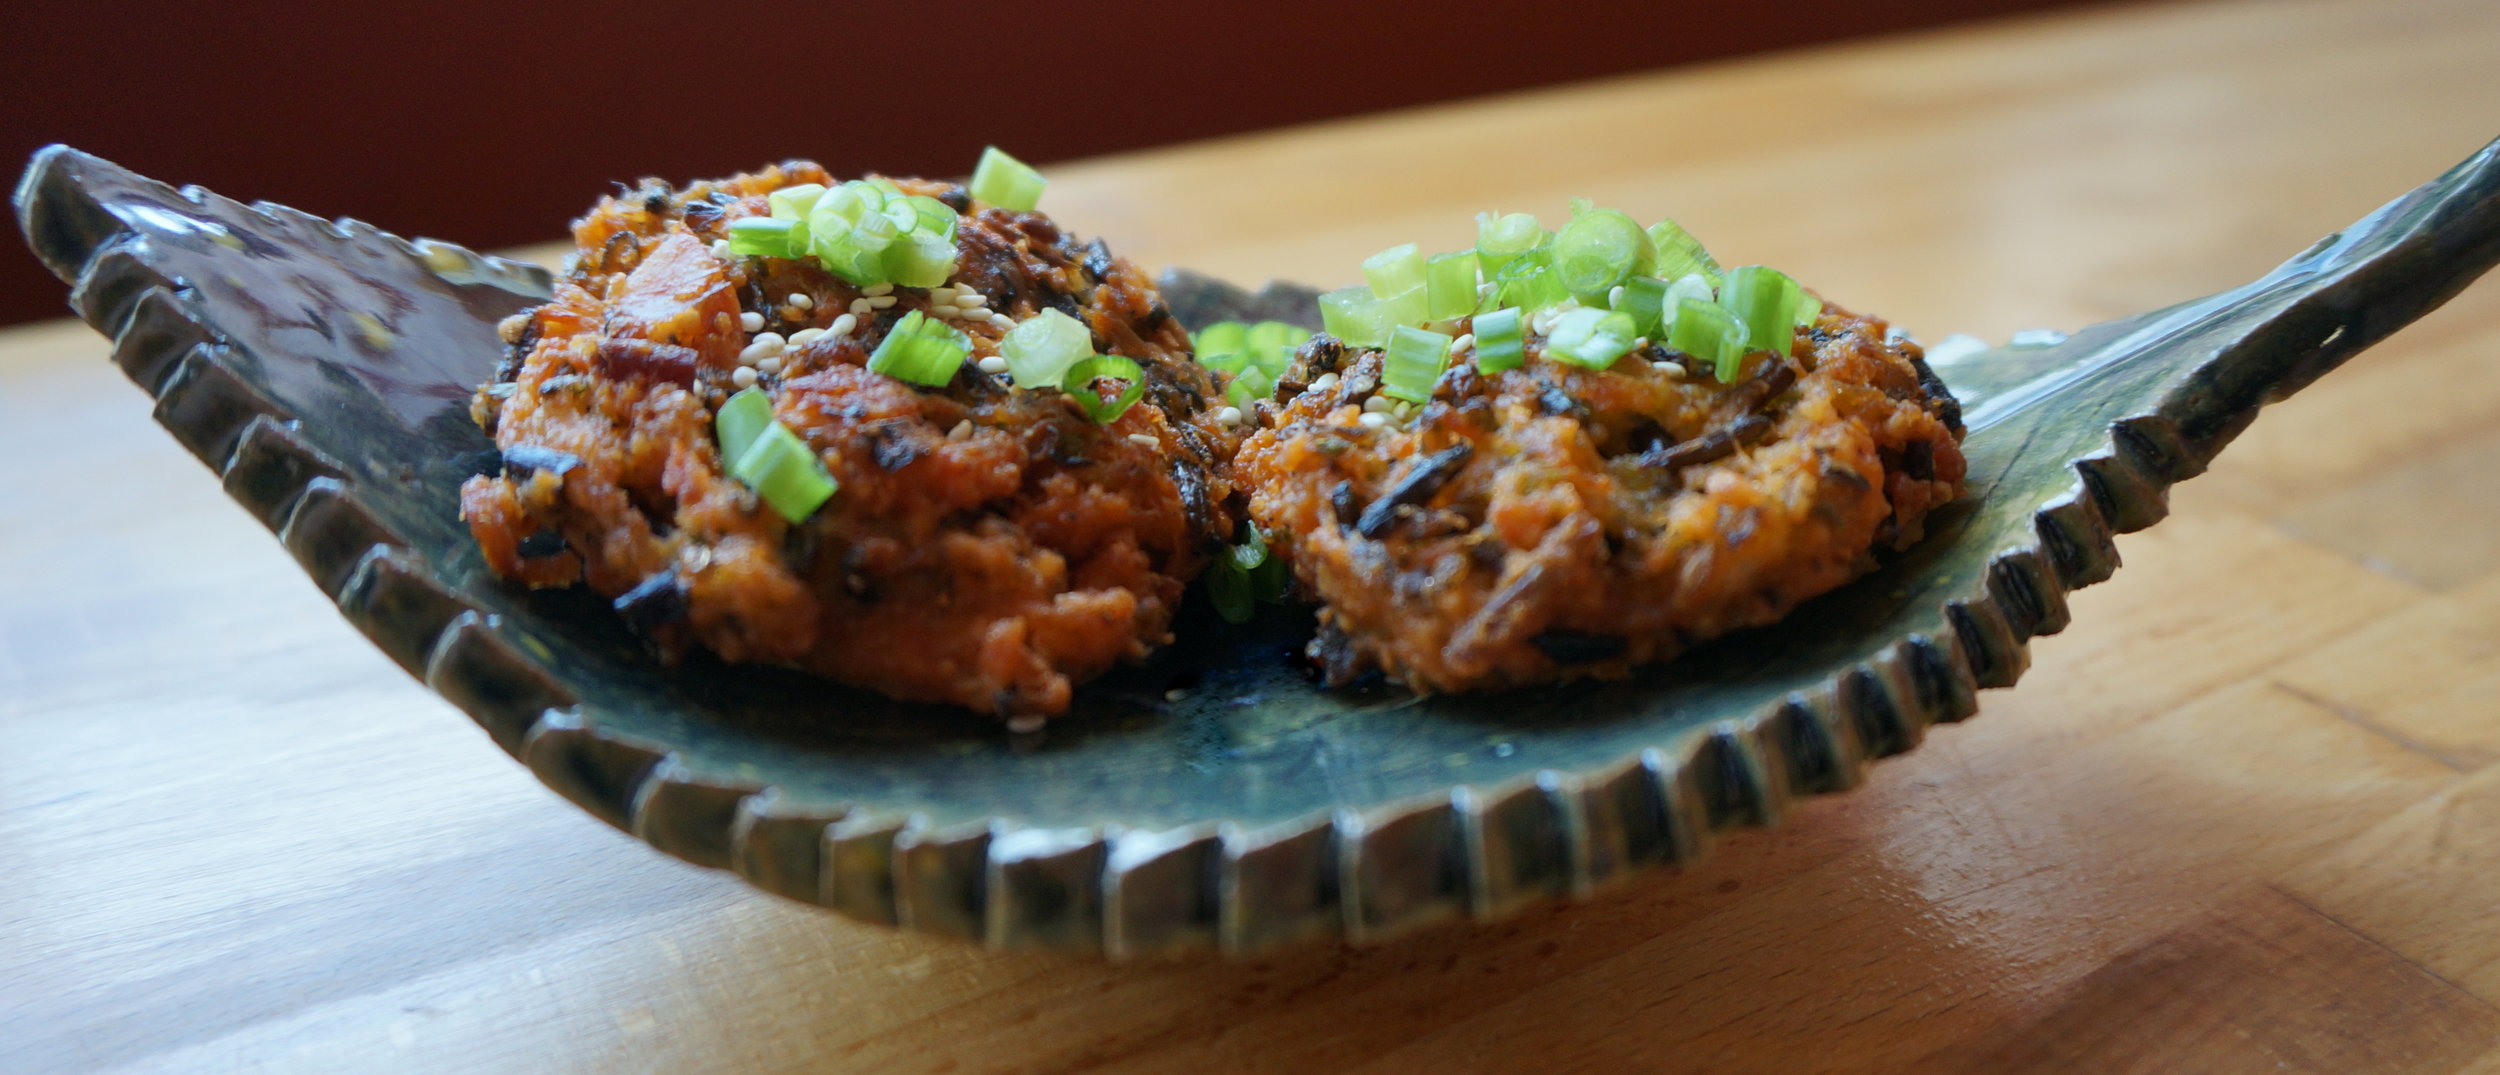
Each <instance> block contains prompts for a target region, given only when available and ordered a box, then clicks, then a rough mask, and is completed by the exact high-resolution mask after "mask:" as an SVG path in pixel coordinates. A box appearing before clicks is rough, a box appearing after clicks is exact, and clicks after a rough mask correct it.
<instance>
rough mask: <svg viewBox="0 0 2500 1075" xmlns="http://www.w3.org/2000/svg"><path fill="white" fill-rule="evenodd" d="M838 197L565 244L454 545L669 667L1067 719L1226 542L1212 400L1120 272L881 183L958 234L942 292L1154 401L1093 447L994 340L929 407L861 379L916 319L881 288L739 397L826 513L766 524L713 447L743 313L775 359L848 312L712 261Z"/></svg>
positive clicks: (680, 218)
mask: <svg viewBox="0 0 2500 1075" xmlns="http://www.w3.org/2000/svg"><path fill="white" fill-rule="evenodd" d="M832 182H833V180H832V179H831V178H829V177H828V176H827V175H826V174H825V172H824V170H823V169H821V168H819V167H817V166H815V165H813V164H806V163H800V162H792V163H789V164H785V165H782V166H780V167H776V168H770V169H766V170H764V171H762V172H759V173H756V174H752V175H742V176H737V177H735V178H731V179H727V180H723V181H720V182H710V183H697V184H694V185H692V186H689V187H686V188H684V189H672V188H670V187H669V186H668V185H667V184H664V183H661V182H659V181H657V180H646V181H644V183H643V185H642V186H641V187H640V188H637V189H634V190H630V191H626V192H622V193H620V194H619V195H617V196H614V197H610V198H607V199H603V200H602V201H601V202H600V203H599V204H598V206H597V207H596V208H595V209H594V210H593V211H592V212H591V213H590V215H589V216H587V217H585V218H584V219H582V220H581V221H579V222H577V223H576V224H575V225H574V238H575V241H576V243H577V244H578V247H579V249H578V252H577V253H576V255H575V257H574V258H573V260H572V261H571V263H570V264H569V265H568V266H567V269H566V271H565V272H564V273H563V274H562V277H561V279H560V280H559V282H558V284H557V287H556V294H555V297H554V299H553V301H550V302H548V303H547V304H546V305H544V306H540V307H538V308H536V309H535V310H532V311H529V312H528V313H526V314H525V315H524V316H523V317H522V318H519V319H516V320H514V321H512V322H509V323H507V326H506V338H507V340H508V341H509V342H510V343H511V345H512V349H511V352H510V354H509V356H508V357H507V360H506V362H505V363H504V364H503V367H502V368H501V369H500V370H499V371H498V373H497V376H496V379H495V382H494V383H492V384H489V385H487V386H486V387H485V388H483V389H481V391H480V393H479V395H478V398H477V405H476V407H475V409H474V410H475V414H476V416H477V418H478V420H479V421H480V423H481V424H482V425H484V426H485V427H486V428H487V429H488V431H490V432H491V433H492V434H493V435H494V438H495V442H496V444H497V445H498V446H499V447H500V448H502V449H503V453H504V467H503V473H502V474H501V475H500V476H489V477H479V478H475V479H472V480H471V481H470V482H469V483H468V484H467V485H466V486H465V487H464V488H463V489H462V491H461V515H462V518H464V519H465V520H467V522H468V524H469V526H470V528H471V530H472V531H473V532H474V533H475V534H476V536H477V540H478V544H479V546H480V547H481V548H482V549H483V550H484V552H485V556H486V561H487V563H488V564H489V565H490V566H491V567H492V568H493V569H494V570H495V571H496V573H498V574H500V575H502V576H504V577H506V578H509V579H514V580H518V581H520V582H523V583H526V584H529V585H532V586H566V585H572V584H575V583H582V584H586V585H588V586H589V587H590V588H591V589H593V590H595V591H597V592H598V593H600V594H602V595H604V596H607V597H610V598H613V599H615V603H616V605H617V608H618V610H619V612H620V613H622V614H623V616H624V617H625V619H626V621H627V622H628V623H629V624H630V625H632V626H633V627H634V628H635V629H636V630H637V631H638V632H640V633H641V634H642V635H643V636H644V637H645V638H647V639H648V640H650V641H651V642H652V643H653V644H654V646H655V647H656V648H657V649H659V650H660V652H661V653H662V654H663V655H664V656H666V657H668V658H670V659H672V660H673V659H675V658H676V657H678V656H680V655H682V654H683V653H684V652H685V650H686V649H687V648H688V647H689V646H697V645H699V646H702V647H705V648H708V649H710V650H711V651H713V652H714V653H717V654H718V655H720V656H721V657H722V658H724V659H726V660H729V661H733V662H740V661H745V662H765V663H771V664H779V665H787V666H792V667H796V668H801V669H805V670H808V671H812V672H816V673H821V674H823V675H827V676H831V677H833V678H836V679H840V680H843V681H846V682H850V683H855V684H860V685H863V686H867V687H872V688H875V689H877V690H879V691H883V692H885V693H887V694H889V695H892V696H894V697H897V698H903V699H908V700H915V701H931V702H946V703H953V704H956V705H962V706H968V707H971V708H974V709H979V710H985V711H990V712H993V713H996V714H999V715H1001V716H1005V717H1024V718H1028V719H1029V718H1031V717H1035V716H1042V715H1048V714H1055V713H1059V712H1061V711H1063V710H1065V709H1066V708H1067V705H1068V698H1069V692H1070V689H1071V687H1072V685H1073V684H1075V683H1077V682H1080V681H1082V680H1084V679H1086V678H1088V677H1091V676H1093V675H1096V674H1098V673H1100V672H1102V671H1104V670H1105V669H1108V668H1110V667H1111V666H1113V665H1114V664H1116V663H1118V662H1121V661H1124V660H1134V659H1137V658H1141V657H1143V656H1144V655H1145V654H1146V653H1147V652H1148V651H1149V650H1150V649H1151V648H1153V647H1154V646H1157V645H1160V644H1163V643H1165V642H1168V641H1169V640H1170V632H1169V625H1170V623H1171V619H1172V614H1173V610H1174V608H1175V607H1176V606H1177V605H1178V604H1179V603H1180V599H1181V594H1182V590H1183V588H1184V586H1185V585H1186V583H1187V581H1188V579H1189V578H1190V577H1191V576H1192V575H1193V574H1194V573H1195V572H1196V571H1197V570H1198V569H1199V567H1200V566H1201V564H1202V562H1203V558H1204V556H1205V555H1206V553H1207V552H1208V551H1209V550H1210V549H1211V548H1214V547H1217V546H1220V544H1221V542H1222V541H1223V540H1225V538H1226V537H1228V536H1229V535H1230V534H1231V532H1232V530H1233V527H1234V520H1233V518H1232V517H1231V514H1230V512H1229V511H1228V509H1227V507H1226V504H1227V502H1228V500H1230V499H1231V497H1230V488H1229V486H1227V485H1226V483H1225V479H1224V477H1223V476H1222V475H1221V474H1220V473H1219V472H1218V470H1217V466H1218V464H1219V462H1220V461H1221V460H1222V459H1224V458H1226V457H1228V456H1229V455H1230V452H1231V449H1232V448H1233V446H1234V444H1235V443H1236V442H1237V441H1238V435H1236V434H1232V433H1229V432H1228V431H1226V430H1225V429H1224V428H1223V427H1222V426H1219V425H1218V424H1216V423H1215V422H1214V421H1213V420H1212V418H1211V417H1209V416H1208V415H1207V414H1206V413H1205V406H1204V402H1203V401H1204V400H1205V398H1206V397H1207V396H1208V395H1209V394H1210V393H1211V392H1212V390H1213V387H1214V386H1213V385H1212V383H1211V382H1210V380H1209V375H1208V373H1207V372H1206V370H1204V369H1203V368H1201V367H1199V366H1198V365H1197V364H1195V363H1194V362H1192V361H1190V360H1189V357H1188V349H1189V339H1188V335H1187V334H1186V333H1185V332H1184V331H1183V330H1182V328H1181V326H1180V325H1179V324H1178V323H1177V322H1176V321H1174V320H1173V318H1172V317H1171V314H1170V311H1169V310H1168V309H1166V308H1165V306H1164V305H1163V302H1162V300H1161V298H1160V297H1159V296H1158V295H1157V294H1156V292H1155V289H1154V287H1153V285H1152V284H1151V283H1150V282H1149V281H1148V280H1147V279H1146V277H1145V276H1144V275H1143V274H1142V273H1141V272H1139V271H1138V270H1137V269H1136V268H1135V267H1134V266H1132V265H1130V264H1129V263H1128V262H1126V261H1124V260H1121V259H1119V258H1115V257H1113V256H1111V254H1110V253H1109V252H1108V251H1107V250H1105V249H1104V248H1103V246H1102V244H1101V243H1100V242H1094V243H1081V242H1079V241H1078V240H1077V239H1076V237H1074V236H1071V235H1068V234H1066V233H1063V232H1062V231H1060V230H1059V229H1058V228H1057V227H1056V226H1055V225H1054V224H1053V223H1052V222H1051V221H1050V219H1049V218H1047V217H1045V216H1042V215H1040V214H1038V213H1030V212H1022V213H1020V212H1010V211H1007V210H1003V209H997V208H989V207H982V206H979V205H977V204H973V203H971V202H970V201H969V199H968V198H967V196H966V195H965V193H964V191H963V190H962V188H960V187H957V186H954V185H951V184H944V183H935V182H926V181H916V180H898V181H897V183H898V185H899V186H900V187H901V188H902V189H903V190H904V191H905V192H907V193H913V194H926V195H929V196H932V197H936V198H938V199H940V200H942V201H946V202H948V203H949V204H950V205H953V206H955V207H957V208H958V209H970V210H973V211H970V212H966V213H965V215H964V218H963V220H962V222H961V224H960V226H959V228H958V231H957V244H958V250H959V261H958V270H957V272H956V274H955V276H954V278H953V279H952V280H951V281H950V285H962V286H966V287H970V288H972V289H975V290H977V291H978V292H980V293H981V294H983V295H986V296H988V300H989V301H988V305H989V308H990V309H992V310H995V311H999V312H1001V313H1004V314H1006V315H1007V316H1008V317H1010V318H1012V319H1015V320H1022V319H1024V318H1027V317H1030V316H1033V315H1034V314H1036V313H1037V312H1039V311H1041V310H1043V309H1046V308H1051V309H1057V310H1060V311H1061V312H1063V313H1066V314H1069V315H1071V316H1073V317H1076V318H1078V319H1079V320H1080V321H1082V322H1084V323H1085V324H1087V325H1088V326H1089V327H1090V328H1091V329H1092V330H1093V336H1094V345H1095V348H1096V349H1097V350H1098V351H1101V352H1103V353H1105V354H1116V355H1122V356H1126V357H1128V358H1130V359H1133V360H1135V361H1136V362H1137V363H1138V364H1139V366H1140V367H1142V368H1143V369H1144V371H1145V376H1146V380H1147V385H1146V393H1145V398H1144V402H1143V403H1142V404H1140V405H1139V406H1135V407H1132V408H1130V409H1129V410H1128V412H1127V413H1126V414H1125V415H1123V416H1121V417H1120V418H1119V419H1118V420H1117V421H1115V422H1113V423H1111V424H1110V425H1108V426H1102V425H1096V424H1095V423H1094V422H1093V421H1091V420H1090V419H1089V418H1088V417H1087V416H1086V415H1085V413H1084V412H1083V411H1081V410H1080V409H1079V408H1078V407H1077V405H1076V403H1075V402H1074V401H1073V400H1072V399H1071V398H1070V397H1069V396H1067V395H1065V394H1063V393H1060V392H1057V391H1047V390H1045V391H1025V390H1021V389H1017V388H1014V387H1012V386H1011V384H1010V383H1009V381H1008V379H1007V378H1006V376H1005V375H1003V374H988V373H983V372H981V371H980V369H979V368H978V364H977V360H978V359H980V358H981V357H984V356H988V355H993V354H996V353H997V343H998V340H999V339H1000V337H1001V336H1002V335H1003V334H1004V331H1005V330H1004V329H1003V328H1002V327H1000V326H998V325H996V324H995V323H993V322H991V321H989V320H987V319H980V320H969V319H968V320H959V321H954V322H952V323H954V324H956V325H957V326H958V327H960V328H962V329H964V330H965V331H966V332H967V333H968V334H969V335H970V337H971V339H972V355H971V357H970V358H968V359H967V360H966V362H965V364H964V366H963V368H962V369H961V370H960V371H959V372H958V373H957V375H956V377H955V379H954V381H953V382H952V383H951V384H949V385H947V386H945V387H943V388H935V389H929V388H919V387H915V386H913V385H911V384H908V383H905V382H902V381H898V380H895V379H893V378H891V377H887V376H885V375H882V374H876V373H871V372H869V371H868V370H867V369H866V367H865V364H866V361H867V357H868V354H869V352H870V351H871V350H873V349H874V348H875V346H876V344H877V343H878V342H879V341H880V340H881V339H883V338H884V336H885V334H886V333H887V331H888V330H890V329H891V328H892V327H893V325H894V323H895V322H896V321H898V320H900V319H901V318H902V316H903V315H904V314H906V313H908V312H910V311H912V310H915V309H924V310H925V309H926V308H927V307H928V306H929V304H930V297H929V292H927V291H925V290H921V289H915V288H896V289H894V290H893V293H892V297H893V299H894V301H893V302H892V303H891V304H890V305H886V306H884V307H883V308H879V309H872V310H867V311H865V316H856V317H855V320H856V321H857V322H858V324H857V327H855V328H854V329H852V330H851V331H849V332H848V333H846V334H842V335H833V334H826V335H824V336H821V337H819V338H815V339H813V340H811V341H809V342H808V343H806V344H805V345H804V346H794V347H791V348H789V349H788V351H787V352H786V354H785V355H783V356H782V357H783V359H784V364H783V365H782V367H781V368H780V369H779V371H778V372H777V373H764V374H762V375H761V376H760V377H759V378H758V387H760V388H762V389H764V390H765V391H767V392H769V393H770V394H771V396H772V399H773V411H774V414H775V416H776V417H777V418H778V419H779V421H780V422H781V423H782V424H783V425H786V426H788V427H789V428H790V429H791V431H792V432H794V433H796V434H798V436H799V437H800V438H801V439H802V440H804V441H805V442H806V443H807V444H808V446H809V447H811V448H813V449H815V450H816V452H817V454H818V455H819V456H820V457H821V458H822V459H823V461H824V463H825V466H826V468H827V470H828V471H830V472H831V474H832V476H833V477H834V478H835V479H836V480H837V481H839V482H840V484H841V487H840V490H839V491H838V492H837V493H835V495H834V496H833V498H832V499H831V500H830V501H828V502H826V504H825V506H824V507H823V508H822V509H821V510H819V511H818V512H817V513H816V514H815V515H814V516H812V517H811V518H809V519H808V520H807V521H806V522H805V523H802V524H798V525H792V524H790V523H788V522H786V521H784V520H783V519H782V517H781V516H780V515H778V514H777V513H775V512H774V511H773V510H772V509H771V508H770V507H768V506H766V505H763V504H762V503H760V502H759V501H758V500H757V498H756V497H755V495H754V494H753V493H752V492H751V491H750V490H749V489H748V488H747V487H746V486H744V485H743V484H741V483H739V482H737V481H735V480H733V479H731V478H729V477H728V476H727V475H726V474H724V473H723V465H724V464H723V460H722V459H721V458H720V452H719V448H718V445H717V443H716V441H715V439H714V437H713V425H712V423H713V418H712V415H713V411H714V410H715V409H717V408H718V407H719V406H720V404H721V402H722V401H723V400H724V399H726V398H727V397H728V394H729V393H730V392H731V391H734V390H735V387H734V386H735V385H736V384H737V382H736V381H733V379H732V378H733V375H734V374H736V373H737V371H738V369H739V367H740V358H739V356H740V353H741V351H742V350H744V349H745V348H746V347H747V346H748V344H749V341H750V338H751V334H750V333H748V332H747V331H745V330H744V328H742V326H741V323H740V320H741V314H745V313H753V314H758V315H760V316H761V317H762V320H763V321H764V328H763V329H762V331H768V332H776V333H780V334H782V335H784V336H788V335H790V334H793V333H796V332H799V331H801V330H803V329H809V328H816V329H825V328H828V327H832V326H835V325H836V324H837V319H838V318H840V317H841V316H842V315H844V314H846V313H849V312H851V311H852V309H853V306H854V303H855V302H856V301H857V300H860V299H861V298H863V295H862V292H861V290H860V289H857V288H854V287H852V286H851V285H849V284H847V283H845V282H843V281H842V280H840V279H838V278H836V277H834V276H832V275H831V274H829V273H827V272H825V271H823V270H822V269H820V268H819V267H818V266H817V265H816V264H815V263H814V262H812V261H803V260H787V259H781V258H749V257H740V256H731V255H729V254H728V253H726V251H725V250H724V249H722V248H719V247H716V246H715V245H714V243H713V240H716V239H721V238H723V237H725V236H726V235H727V229H728V226H729V223H730V222H731V221H733V220H737V219H740V218H744V217H750V216H763V215H767V212H768V210H767V206H766V204H765V197H764V196H765V194H766V193H768V192H770V191H773V190H776V189H779V188H781V187H783V186H787V185H793V184H800V183H825V184H830V183H832ZM794 297H797V300H796V301H794Z"/></svg>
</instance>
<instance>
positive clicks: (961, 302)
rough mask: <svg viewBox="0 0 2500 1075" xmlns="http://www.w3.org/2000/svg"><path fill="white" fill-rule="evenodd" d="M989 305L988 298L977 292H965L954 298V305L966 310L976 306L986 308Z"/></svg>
mask: <svg viewBox="0 0 2500 1075" xmlns="http://www.w3.org/2000/svg"><path fill="white" fill-rule="evenodd" d="M989 303H990V297H989V296H987V295H984V294H982V293H980V292H978V291H972V292H966V293H964V294H961V295H957V296H955V305H957V306H961V307H963V308H964V309H967V310H969V309H972V308H974V307H977V306H987V305H989Z"/></svg>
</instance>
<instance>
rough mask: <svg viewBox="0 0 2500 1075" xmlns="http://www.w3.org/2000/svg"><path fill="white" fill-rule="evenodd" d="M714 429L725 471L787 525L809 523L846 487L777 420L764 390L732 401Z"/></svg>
mask: <svg viewBox="0 0 2500 1075" xmlns="http://www.w3.org/2000/svg"><path fill="white" fill-rule="evenodd" d="M712 428H713V432H714V435H715V436H717V437H718V438H719V439H720V449H721V459H722V461H723V462H724V464H725V466H724V467H723V469H724V470H726V471H727V472H728V474H729V476H730V477H732V478H736V479H737V480H739V481H741V482H744V483H746V485H747V486H748V487H749V488H751V489H754V490H755V493H756V495H757V496H758V497H760V498H762V499H763V501H764V503H765V504H767V505H769V506H771V508H772V509H773V510H774V511H776V512H779V513H780V514H781V517H782V518H784V519H788V520H789V521H791V522H793V523H801V522H806V521H807V517H808V516H810V515H813V514H815V513H816V509H817V508H820V507H822V506H824V503H825V501H826V500H827V499H829V498H831V497H832V496H833V494H834V492H835V491H836V490H838V489H840V488H841V487H842V486H841V483H840V482H837V481H835V480H834V478H833V473H832V472H831V471H828V470H826V469H825V461H824V459H823V457H821V456H818V455H817V454H816V453H815V451H814V450H812V449H810V448H809V447H808V446H807V442H806V441H803V440H800V439H799V435H798V434H796V433H793V432H791V431H790V427H788V426H785V425H782V424H781V423H780V422H778V421H775V420H774V419H773V401H772V397H771V396H769V395H766V394H765V393H764V392H763V390H761V389H756V388H749V389H746V390H745V391H742V392H739V393H737V394H736V395H733V396H730V397H729V399H728V400H727V401H726V402H723V403H722V404H721V408H720V411H719V412H718V413H716V414H714V415H713V416H712Z"/></svg>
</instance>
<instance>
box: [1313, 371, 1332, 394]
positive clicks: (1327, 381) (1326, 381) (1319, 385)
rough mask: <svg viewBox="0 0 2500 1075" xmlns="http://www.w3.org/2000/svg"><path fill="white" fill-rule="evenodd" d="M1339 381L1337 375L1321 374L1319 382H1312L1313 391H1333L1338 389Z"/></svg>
mask: <svg viewBox="0 0 2500 1075" xmlns="http://www.w3.org/2000/svg"><path fill="white" fill-rule="evenodd" d="M1337 380H1338V377H1337V375H1336V374H1333V373H1323V374H1320V375H1319V379H1318V380H1316V381H1312V382H1311V391H1313V392H1326V391H1329V390H1331V389H1334V388H1336V387H1337Z"/></svg>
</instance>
